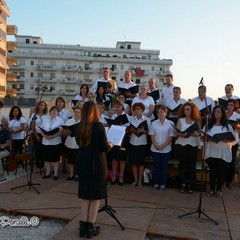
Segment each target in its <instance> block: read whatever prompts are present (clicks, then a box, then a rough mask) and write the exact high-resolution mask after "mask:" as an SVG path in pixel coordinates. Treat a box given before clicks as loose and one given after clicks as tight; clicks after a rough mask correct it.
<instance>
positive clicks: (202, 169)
mask: <svg viewBox="0 0 240 240" xmlns="http://www.w3.org/2000/svg"><path fill="white" fill-rule="evenodd" d="M199 85H201V86H204V84H203V78H202V79H201V81H200V83H199ZM204 101H205V108H206V112H205V116H206V123H205V135H206V133H207V130H208V121H209V115H210V112H209V108H208V105H207V97H206V94H205V97H204ZM205 151H206V140H205V138H203V156H202V166H201V189H200V194H199V203H198V207H197V208H195V209H192V210H190V211H189V212H188V213H185V214H182V215H180V216H178V218H182V217H185V216H189V215H192V214H195V213H198V217H199V218H200V217H201V214H202V215H204V216H205V217H206V218H208V219H209V220H210V221H211V222H213V223H215V224H216V225H218V223H217V222H216V221H215V220H213V219H212V218H211V217H209V216H208V215H207V214H206V213H205V212H204V209H203V208H202V195H203V177H204V176H205V164H204V161H205Z"/></svg>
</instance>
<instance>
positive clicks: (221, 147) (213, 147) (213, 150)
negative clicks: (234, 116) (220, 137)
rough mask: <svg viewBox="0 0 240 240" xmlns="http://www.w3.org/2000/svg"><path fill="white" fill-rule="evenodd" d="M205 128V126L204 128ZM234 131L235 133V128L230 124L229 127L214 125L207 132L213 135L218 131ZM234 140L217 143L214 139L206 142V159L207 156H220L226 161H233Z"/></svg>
mask: <svg viewBox="0 0 240 240" xmlns="http://www.w3.org/2000/svg"><path fill="white" fill-rule="evenodd" d="M204 129H205V128H203V130H204ZM229 131H230V132H232V133H233V134H234V131H233V128H232V126H231V125H230V124H228V129H227V128H226V127H222V126H216V125H213V127H212V128H211V129H208V131H207V134H208V135H209V136H213V135H214V134H216V133H224V132H229ZM232 145H233V143H232V142H223V141H220V142H218V143H215V142H213V141H209V142H206V147H205V159H207V158H210V157H212V158H220V159H222V160H224V161H226V162H231V161H232V151H231V149H232Z"/></svg>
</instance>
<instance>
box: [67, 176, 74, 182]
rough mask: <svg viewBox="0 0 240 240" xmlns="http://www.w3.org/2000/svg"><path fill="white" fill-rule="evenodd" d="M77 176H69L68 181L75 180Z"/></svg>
mask: <svg viewBox="0 0 240 240" xmlns="http://www.w3.org/2000/svg"><path fill="white" fill-rule="evenodd" d="M74 178H75V176H74V175H73V176H72V177H68V178H67V181H71V180H73V179H74Z"/></svg>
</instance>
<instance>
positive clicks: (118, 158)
mask: <svg viewBox="0 0 240 240" xmlns="http://www.w3.org/2000/svg"><path fill="white" fill-rule="evenodd" d="M114 109H115V112H116V113H115V114H113V116H112V119H113V120H114V119H115V118H117V117H118V116H121V115H124V114H125V115H126V113H125V112H124V107H123V103H122V102H121V101H116V102H115V103H114ZM120 125H121V126H125V127H127V126H129V123H125V124H121V123H120ZM125 140H126V141H129V139H126V138H125ZM108 154H109V157H110V159H111V160H112V179H111V184H112V185H113V184H115V182H116V179H117V169H118V165H119V179H118V182H119V185H120V186H122V185H123V182H124V171H125V165H126V160H127V149H126V148H124V147H120V146H114V147H113V148H112V149H111V151H110V152H108Z"/></svg>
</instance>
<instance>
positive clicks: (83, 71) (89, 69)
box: [78, 67, 94, 73]
mask: <svg viewBox="0 0 240 240" xmlns="http://www.w3.org/2000/svg"><path fill="white" fill-rule="evenodd" d="M78 71H79V72H82V73H93V72H94V69H93V68H84V67H79V68H78Z"/></svg>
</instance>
